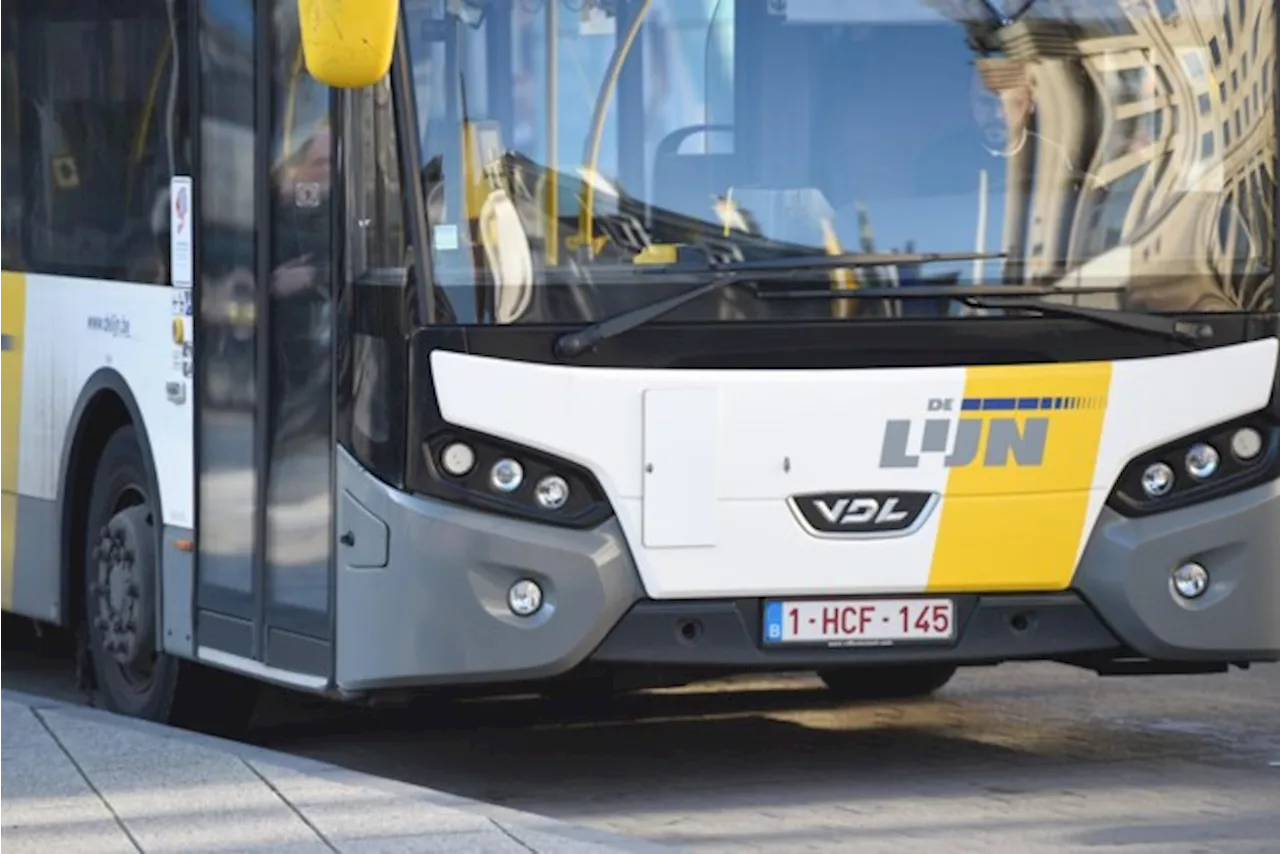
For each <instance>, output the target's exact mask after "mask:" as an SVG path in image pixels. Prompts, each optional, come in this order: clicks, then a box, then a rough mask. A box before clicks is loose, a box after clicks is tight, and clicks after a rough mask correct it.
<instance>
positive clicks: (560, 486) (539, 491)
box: [533, 474, 569, 510]
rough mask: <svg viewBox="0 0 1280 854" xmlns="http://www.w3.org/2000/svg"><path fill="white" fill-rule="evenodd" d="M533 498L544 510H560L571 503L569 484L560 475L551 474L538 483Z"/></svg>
mask: <svg viewBox="0 0 1280 854" xmlns="http://www.w3.org/2000/svg"><path fill="white" fill-rule="evenodd" d="M533 497H534V498H535V499H536V500H537V502H538V506H540V507H541V508H542V509H543V510H559V509H560V508H561V507H563V506H564V505H565V504H566V503H567V502H568V501H569V484H568V483H567V482H566V481H565V479H564V478H562V477H561V476H560V475H558V474H549V475H547V476H546V477H544V478H543V479H542V480H540V481H538V486H537V488H536V489H535V490H534V492H533Z"/></svg>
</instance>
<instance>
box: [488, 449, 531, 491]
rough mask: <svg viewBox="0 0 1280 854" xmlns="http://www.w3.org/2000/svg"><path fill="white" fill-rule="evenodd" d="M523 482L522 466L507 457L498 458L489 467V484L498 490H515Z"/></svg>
mask: <svg viewBox="0 0 1280 854" xmlns="http://www.w3.org/2000/svg"><path fill="white" fill-rule="evenodd" d="M522 483H524V466H522V465H520V463H518V462H516V461H515V460H513V459H510V458H509V457H506V458H503V459H501V460H498V461H497V462H496V463H494V464H493V468H491V469H489V485H490V486H492V487H493V488H494V489H496V490H498V492H515V491H516V490H517V489H519V488H520V484H522Z"/></svg>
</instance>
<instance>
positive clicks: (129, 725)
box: [0, 689, 679, 854]
mask: <svg viewBox="0 0 1280 854" xmlns="http://www.w3.org/2000/svg"><path fill="white" fill-rule="evenodd" d="M0 700H3V701H4V702H6V703H16V704H18V705H21V706H25V707H27V708H28V709H33V710H37V711H42V712H43V711H53V712H57V713H58V714H60V715H65V716H67V717H74V718H80V719H83V720H86V721H90V722H92V723H96V724H101V725H105V726H113V727H116V728H118V729H124V730H131V731H133V732H136V733H139V734H141V735H146V736H150V737H152V738H158V739H164V740H170V741H176V742H180V743H183V744H189V745H196V746H199V747H203V748H205V749H208V750H214V751H218V752H221V753H229V754H232V755H235V756H237V757H239V758H240V759H243V760H253V761H258V762H262V763H270V764H272V765H275V766H277V767H280V768H286V769H289V770H291V771H296V772H297V773H299V774H306V775H309V776H315V777H323V778H324V779H326V780H329V781H332V782H334V783H338V784H346V785H351V786H359V787H363V788H368V789H376V790H379V791H382V792H386V793H387V794H390V795H396V796H399V797H406V798H413V799H415V800H420V801H423V802H424V803H427V804H430V805H432V806H437V807H445V808H448V809H454V810H458V811H461V812H465V813H469V814H471V815H478V816H481V817H483V818H486V819H489V820H490V821H493V822H495V823H498V824H500V826H501V827H503V828H505V829H506V830H508V831H511V832H513V833H515V835H516V836H519V835H520V834H519V831H520V830H528V831H532V832H534V833H540V834H546V835H553V836H559V837H562V838H565V839H568V840H572V841H574V842H579V843H584V844H588V845H600V846H604V847H608V848H612V849H613V850H615V851H620V852H629V854H672V852H675V851H678V850H679V849H677V848H672V847H671V846H667V845H659V844H658V843H655V842H648V841H645V840H642V839H636V838H634V837H628V836H621V835H618V834H612V833H609V832H607V831H602V830H595V829H594V828H589V827H583V826H581V825H576V824H568V823H566V822H563V821H559V820H557V819H553V818H546V817H544V816H539V815H535V814H533V813H527V812H521V811H519V810H514V809H511V808H509V807H503V806H499V805H497V804H490V803H485V802H484V801H478V800H474V799H472V798H465V797H462V796H460V795H451V794H448V793H447V792H441V791H437V790H436V789H428V788H426V787H425V786H416V785H413V784H412V783H403V782H400V781H399V780H391V779H388V778H386V777H378V776H375V775H373V774H366V773H364V772H362V771H352V770H350V769H347V768H342V767H339V766H337V765H331V764H329V763H326V762H320V761H318V760H315V759H308V758H305V757H301V756H293V755H291V754H288V753H280V752H278V751H274V750H269V749H267V748H264V747H257V746H255V745H250V744H241V743H240V742H237V741H231V740H230V739H225V738H220V737H218V736H213V735H205V734H204V733H198V732H190V731H188V730H183V729H178V728H176V727H171V726H166V725H164V724H158V723H154V722H152V721H146V720H142V719H140V718H130V717H124V716H123V715H117V714H114V713H112V712H108V711H104V710H102V709H94V708H90V707H87V706H80V705H76V704H74V703H69V702H66V701H64V700H55V699H52V698H48V697H41V696H39V695H35V694H28V693H26V692H23V691H11V690H8V689H0Z"/></svg>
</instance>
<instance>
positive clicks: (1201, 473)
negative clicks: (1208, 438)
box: [1187, 442, 1221, 480]
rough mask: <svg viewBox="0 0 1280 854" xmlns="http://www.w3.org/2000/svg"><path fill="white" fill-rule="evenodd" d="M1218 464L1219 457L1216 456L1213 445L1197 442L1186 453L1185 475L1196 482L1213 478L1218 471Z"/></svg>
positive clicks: (1216, 452)
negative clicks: (1188, 475)
mask: <svg viewBox="0 0 1280 854" xmlns="http://www.w3.org/2000/svg"><path fill="white" fill-rule="evenodd" d="M1219 462H1221V457H1219V456H1218V450H1217V449H1216V448H1214V447H1213V445H1207V444H1205V443H1204V442H1198V443H1196V444H1194V445H1192V446H1191V450H1189V451H1187V473H1188V474H1190V475H1191V476H1192V477H1194V478H1195V479H1196V480H1204V479H1205V478H1209V477H1213V476H1214V474H1215V473H1217V471H1218V463H1219Z"/></svg>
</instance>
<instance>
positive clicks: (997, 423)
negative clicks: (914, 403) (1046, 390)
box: [880, 397, 1106, 469]
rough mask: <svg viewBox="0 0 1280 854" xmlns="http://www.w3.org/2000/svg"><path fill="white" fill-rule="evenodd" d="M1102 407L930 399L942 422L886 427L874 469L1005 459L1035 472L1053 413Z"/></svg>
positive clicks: (994, 463) (1098, 400)
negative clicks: (937, 459) (932, 460)
mask: <svg viewBox="0 0 1280 854" xmlns="http://www.w3.org/2000/svg"><path fill="white" fill-rule="evenodd" d="M1104 406H1106V398H1104V397H966V398H962V399H961V400H956V399H954V398H931V399H930V400H929V405H928V411H929V412H930V413H945V414H947V417H927V418H923V419H919V420H905V419H904V420H898V419H891V420H889V421H888V422H886V423H885V428H884V442H883V444H882V445H881V446H880V468H882V469H913V468H919V466H920V458H921V457H922V456H924V455H926V454H937V455H942V464H943V466H945V467H946V468H964V467H965V466H970V465H975V464H976V465H980V466H983V467H984V468H1001V467H1004V466H1007V465H1009V462H1010V460H1011V459H1012V461H1013V464H1014V465H1015V466H1040V465H1043V464H1044V451H1045V446H1046V445H1047V444H1048V441H1049V422H1050V420H1051V417H1052V414H1053V413H1058V412H1070V411H1076V410H1082V409H1101V408H1103V407H1104ZM984 432H985V433H986V438H987V441H986V447H985V448H983V443H982V437H983V433H984ZM979 449H982V455H981V459H979V454H978V452H979Z"/></svg>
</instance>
